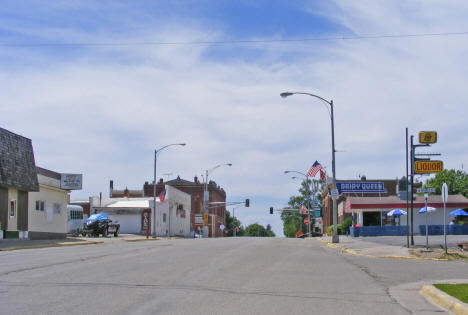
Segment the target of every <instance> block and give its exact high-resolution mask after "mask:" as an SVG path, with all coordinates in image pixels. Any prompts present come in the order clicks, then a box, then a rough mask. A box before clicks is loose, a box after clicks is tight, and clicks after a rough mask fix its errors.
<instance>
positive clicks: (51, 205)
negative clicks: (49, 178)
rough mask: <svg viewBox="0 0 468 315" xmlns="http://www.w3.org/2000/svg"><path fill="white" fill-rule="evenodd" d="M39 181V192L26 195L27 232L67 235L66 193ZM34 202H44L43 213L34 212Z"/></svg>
mask: <svg viewBox="0 0 468 315" xmlns="http://www.w3.org/2000/svg"><path fill="white" fill-rule="evenodd" d="M39 179H40V183H39V191H38V192H30V193H29V194H28V216H29V217H28V231H33V232H50V233H67V200H68V192H67V191H66V190H62V189H57V188H53V187H50V186H46V185H43V184H42V183H41V181H42V178H39ZM36 200H41V201H45V209H44V211H38V210H36Z"/></svg>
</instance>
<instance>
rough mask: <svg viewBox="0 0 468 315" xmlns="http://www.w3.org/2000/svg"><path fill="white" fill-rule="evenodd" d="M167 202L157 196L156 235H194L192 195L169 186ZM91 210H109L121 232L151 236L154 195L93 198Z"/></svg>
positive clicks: (107, 212) (93, 211)
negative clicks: (191, 229)
mask: <svg viewBox="0 0 468 315" xmlns="http://www.w3.org/2000/svg"><path fill="white" fill-rule="evenodd" d="M165 189H166V195H165V199H164V201H163V202H161V200H160V199H159V197H157V198H156V235H157V236H181V237H189V236H190V213H191V197H190V195H189V194H187V193H184V192H183V191H180V190H178V189H176V188H174V187H171V186H168V185H166V188H165ZM90 211H91V213H106V214H107V215H109V217H110V218H111V219H112V220H113V221H118V222H119V223H120V233H134V234H145V233H146V231H147V229H148V233H149V234H150V235H151V220H152V218H153V216H152V211H153V197H135V198H132V197H119V198H100V197H91V198H90Z"/></svg>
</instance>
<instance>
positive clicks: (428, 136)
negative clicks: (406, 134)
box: [419, 131, 437, 144]
mask: <svg viewBox="0 0 468 315" xmlns="http://www.w3.org/2000/svg"><path fill="white" fill-rule="evenodd" d="M436 142H437V131H420V132H419V143H424V144H426V143H436Z"/></svg>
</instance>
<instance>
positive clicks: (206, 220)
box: [203, 213, 208, 226]
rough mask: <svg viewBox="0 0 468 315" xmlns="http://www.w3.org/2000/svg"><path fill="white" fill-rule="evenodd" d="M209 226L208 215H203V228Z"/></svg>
mask: <svg viewBox="0 0 468 315" xmlns="http://www.w3.org/2000/svg"><path fill="white" fill-rule="evenodd" d="M207 225H208V213H203V226H207Z"/></svg>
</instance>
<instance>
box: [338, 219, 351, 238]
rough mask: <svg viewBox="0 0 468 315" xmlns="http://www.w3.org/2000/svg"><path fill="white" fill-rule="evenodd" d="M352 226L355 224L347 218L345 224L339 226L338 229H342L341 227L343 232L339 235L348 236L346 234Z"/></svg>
mask: <svg viewBox="0 0 468 315" xmlns="http://www.w3.org/2000/svg"><path fill="white" fill-rule="evenodd" d="M351 224H353V219H351V218H346V219H345V220H344V221H343V223H341V224H340V225H339V226H338V229H340V227H341V229H340V230H341V232H340V233H339V234H346V232H349V227H350V226H351Z"/></svg>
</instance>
